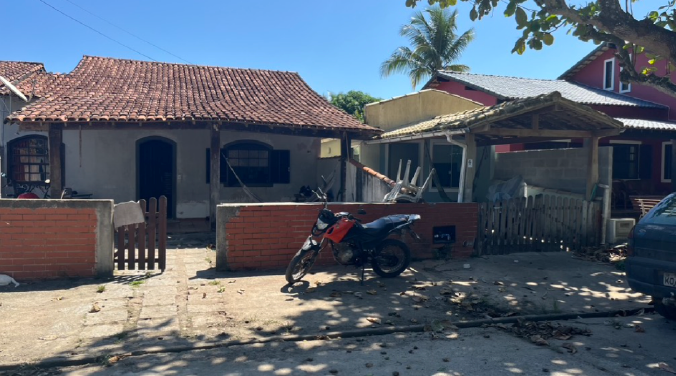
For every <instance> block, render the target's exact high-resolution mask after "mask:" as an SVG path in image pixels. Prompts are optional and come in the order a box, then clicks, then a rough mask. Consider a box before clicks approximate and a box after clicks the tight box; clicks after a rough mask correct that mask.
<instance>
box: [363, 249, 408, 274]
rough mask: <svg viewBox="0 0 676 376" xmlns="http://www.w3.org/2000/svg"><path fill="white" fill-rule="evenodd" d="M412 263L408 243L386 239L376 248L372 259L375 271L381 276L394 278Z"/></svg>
mask: <svg viewBox="0 0 676 376" xmlns="http://www.w3.org/2000/svg"><path fill="white" fill-rule="evenodd" d="M410 263H411V250H410V249H408V246H407V245H406V243H404V242H402V241H400V240H396V239H385V240H383V241H382V242H381V243H380V244H378V247H377V248H376V251H375V253H374V255H373V258H372V259H371V267H372V268H373V271H374V272H375V273H376V274H378V275H379V276H381V277H384V278H393V277H396V276H398V275H399V274H401V273H403V272H404V270H406V268H408V265H409V264H410Z"/></svg>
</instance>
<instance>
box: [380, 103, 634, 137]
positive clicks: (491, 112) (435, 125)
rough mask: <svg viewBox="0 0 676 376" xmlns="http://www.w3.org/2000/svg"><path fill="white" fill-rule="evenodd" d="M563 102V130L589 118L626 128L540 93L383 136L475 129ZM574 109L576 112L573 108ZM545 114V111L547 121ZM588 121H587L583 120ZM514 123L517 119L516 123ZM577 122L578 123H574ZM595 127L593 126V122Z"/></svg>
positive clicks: (458, 113) (572, 127)
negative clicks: (477, 126) (490, 120)
mask: <svg viewBox="0 0 676 376" xmlns="http://www.w3.org/2000/svg"><path fill="white" fill-rule="evenodd" d="M555 103H561V104H562V105H567V106H568V107H567V108H566V110H564V111H554V112H555V113H558V114H559V115H557V116H558V119H559V120H558V122H559V123H560V124H559V127H560V128H561V129H570V130H575V129H576V127H579V126H580V125H581V124H582V125H583V124H586V123H585V121H586V119H595V120H596V123H597V124H598V123H602V124H604V125H605V128H607V129H613V128H622V124H621V123H620V122H618V121H616V120H614V119H613V118H611V117H610V116H608V115H606V114H603V113H601V112H599V111H596V110H594V109H592V108H590V107H587V106H584V105H581V104H578V103H575V102H572V101H570V100H567V99H562V95H561V94H560V93H558V92H553V93H549V94H543V95H538V96H535V97H530V98H522V99H515V100H512V101H508V102H503V103H500V104H497V105H495V106H490V107H482V108H476V109H473V110H467V111H461V112H456V113H453V114H449V115H443V116H437V117H436V118H434V119H431V120H427V121H423V122H420V123H418V124H414V125H411V126H408V127H404V128H400V129H397V130H393V131H389V132H385V133H383V134H382V135H381V136H380V137H381V138H396V137H405V136H410V135H416V134H421V133H430V132H437V131H439V132H441V131H443V130H446V129H462V128H471V127H472V126H475V125H477V124H479V125H481V124H484V123H485V121H486V120H488V119H490V118H493V119H496V120H497V119H498V118H507V117H512V118H513V117H516V116H518V115H520V114H524V113H527V112H529V111H533V110H536V109H538V108H541V107H546V106H550V105H553V104H555ZM571 109H574V113H573V111H570V110H571ZM544 116H545V114H542V115H541V117H542V118H543V119H542V120H541V122H543V121H544ZM567 118H570V120H571V124H565V122H566V121H567ZM581 119H582V120H585V121H582V122H581ZM513 123H514V122H513ZM572 123H575V124H572ZM589 126H590V127H591V125H589Z"/></svg>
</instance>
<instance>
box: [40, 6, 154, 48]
mask: <svg viewBox="0 0 676 376" xmlns="http://www.w3.org/2000/svg"><path fill="white" fill-rule="evenodd" d="M39 1H40V2H41V3H43V4H45V5H46V6H48V7H50V8H52V9H54V10H55V11H57V12H59V13H61V14H63V15H64V16H66V17H68V18H70V19H71V20H73V21H75V22H77V23H79V24H80V25H82V26H84V27H86V28H88V29H90V30H92V31H94V32H95V33H97V34H99V35H101V36H103V37H105V38H108V39H110V40H112V41H113V42H115V43H117V44H119V45H120V46H122V47H126V48H128V49H130V50H132V51H134V52H136V53H137V54H139V55H142V56H145V57H147V58H148V59H150V60H152V61H157V60H155V59H153V58H152V57H150V56H148V55H146V54H144V53H143V52H141V51H138V50H135V49H133V48H132V47H129V46H127V45H126V44H124V43H122V42H120V41H118V40H117V39H114V38H112V37H109V36H108V35H106V34H104V33H102V32H100V31H98V30H96V29H94V28H93V27H91V26H89V25H87V24H85V23H84V22H82V21H80V20H78V19H76V18H74V17H72V16H70V15H68V14H66V13H64V12H62V11H60V10H59V9H57V8H55V7H54V6H53V5H51V4H49V3H48V2H46V1H45V0H39Z"/></svg>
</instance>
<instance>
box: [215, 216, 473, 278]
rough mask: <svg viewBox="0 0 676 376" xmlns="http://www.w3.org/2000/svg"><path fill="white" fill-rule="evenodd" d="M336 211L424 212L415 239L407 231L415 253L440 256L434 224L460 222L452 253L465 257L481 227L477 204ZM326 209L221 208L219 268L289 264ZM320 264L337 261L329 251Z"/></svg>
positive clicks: (422, 255)
mask: <svg viewBox="0 0 676 376" xmlns="http://www.w3.org/2000/svg"><path fill="white" fill-rule="evenodd" d="M329 208H330V209H331V210H332V211H334V212H340V211H347V212H351V213H357V211H358V210H359V209H360V208H361V209H364V210H366V212H367V214H365V215H356V216H357V217H359V218H361V219H363V220H364V222H368V221H372V220H375V219H377V218H380V217H382V216H385V215H389V214H420V215H421V216H422V219H421V220H420V221H418V222H416V223H415V224H414V225H413V229H414V230H415V231H416V233H418V235H420V237H421V238H422V239H421V240H416V239H412V238H410V237H409V236H408V235H405V238H404V241H405V242H406V243H407V244H408V245H409V247H410V248H411V252H412V254H413V257H414V258H416V259H426V258H433V257H435V248H439V247H441V246H442V245H438V244H436V245H433V244H432V227H434V226H450V225H455V226H456V243H455V244H454V246H453V249H452V252H451V257H453V258H466V257H469V256H470V255H471V254H472V252H473V242H474V239H475V237H476V229H477V222H478V219H477V214H478V206H477V204H457V203H437V204H332V205H330V206H329ZM320 209H321V205H319V204H279V203H270V204H224V205H219V207H218V222H217V227H218V228H217V243H218V244H217V247H218V254H217V262H216V263H217V268H218V269H219V270H253V269H256V270H263V269H282V268H285V267H286V266H287V265H288V263H289V261H290V260H291V258H292V257H293V255H294V254H295V253H296V252H297V251H298V249H299V248H300V247H301V245H302V244H303V242H304V241H305V239H306V238H307V236H308V235H309V232H310V229H311V227H312V225H313V224H314V222H315V220H316V219H317V214H318V212H319V210H320ZM318 263H319V264H325V265H326V264H334V263H335V261H334V260H333V256H332V255H331V253H330V252H323V253H322V255H321V257H320V259H319V260H318Z"/></svg>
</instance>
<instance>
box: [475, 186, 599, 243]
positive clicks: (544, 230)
mask: <svg viewBox="0 0 676 376" xmlns="http://www.w3.org/2000/svg"><path fill="white" fill-rule="evenodd" d="M600 224H601V205H600V203H599V202H589V201H585V200H582V199H578V198H574V197H567V196H559V195H538V196H536V197H532V196H531V197H528V198H525V197H521V198H513V199H509V200H505V201H498V202H494V203H481V204H479V227H478V229H477V231H478V244H477V250H478V252H479V254H483V255H485V254H493V255H496V254H505V253H511V252H551V251H566V250H579V249H580V248H583V247H588V246H596V245H598V244H599V243H600V228H601V226H600Z"/></svg>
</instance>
